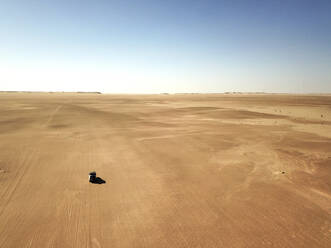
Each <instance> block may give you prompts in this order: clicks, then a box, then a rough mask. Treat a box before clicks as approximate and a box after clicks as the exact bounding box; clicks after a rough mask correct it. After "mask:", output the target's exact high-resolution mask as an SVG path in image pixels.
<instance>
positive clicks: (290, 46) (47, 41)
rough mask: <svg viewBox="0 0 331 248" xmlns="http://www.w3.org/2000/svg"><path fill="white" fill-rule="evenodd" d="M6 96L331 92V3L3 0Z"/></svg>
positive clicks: (1, 51) (0, 68)
mask: <svg viewBox="0 0 331 248" xmlns="http://www.w3.org/2000/svg"><path fill="white" fill-rule="evenodd" d="M0 90H61V91H62V90H63V91H72V90H73V91H103V92H112V93H121V92H124V93H159V92H224V91H251V92H252V91H266V92H296V93H304V92H331V1H322V0H315V1H314V0H311V1H306V0H287V1H285V0H284V1H283V0H279V1H276V0H270V1H269V0H259V1H258V0H255V1H250V0H244V1H236V0H230V1H221V0H219V1H209V0H204V1H195V0H192V1H186V0H185V1H180V0H176V1H166V0H164V1H156V0H155V1H144V0H135V1H125V0H122V1H98V0H90V1H84V0H80V1H70V0H67V1H62V0H56V1H51V0H48V1H41V0H36V1H35V0H25V1H17V0H10V1H0Z"/></svg>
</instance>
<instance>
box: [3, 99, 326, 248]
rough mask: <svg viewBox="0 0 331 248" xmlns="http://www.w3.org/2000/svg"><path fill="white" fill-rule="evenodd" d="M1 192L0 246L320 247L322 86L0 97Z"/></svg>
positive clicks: (323, 152) (323, 172)
mask: <svg viewBox="0 0 331 248" xmlns="http://www.w3.org/2000/svg"><path fill="white" fill-rule="evenodd" d="M91 171H96V172H97V176H99V177H101V178H102V179H104V180H105V181H106V184H100V185H99V184H91V183H89V181H88V174H89V172H91ZM0 196H1V201H0V247H1V248H5V247H10V248H13V247H19V248H21V247H23V248H24V247H42V248H47V247H59V248H60V247H61V248H63V247H79V248H81V247H95V248H100V247H120V248H125V247H172V248H179V247H180V248H182V247H331V96H330V95H267V94H266V95H263V94H256V95H253V94H246V95H245V94H238V95H231V94H228V95H227V94H205V95H204V94H193V95H192V94H191V95H189V94H186V95H185V94H183V95H98V94H69V93H68V94H66V93H63V94H59V93H56V94H55V93H54V94H47V93H45V94H41V93H40V94H39V93H30V94H29V93H1V94H0Z"/></svg>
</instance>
